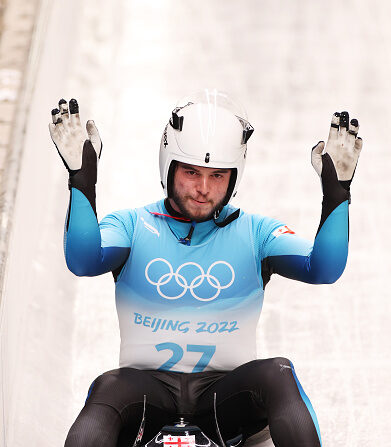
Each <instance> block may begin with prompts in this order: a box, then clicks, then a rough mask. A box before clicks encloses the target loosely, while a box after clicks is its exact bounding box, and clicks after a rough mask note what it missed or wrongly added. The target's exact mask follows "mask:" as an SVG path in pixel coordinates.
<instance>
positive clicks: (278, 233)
mask: <svg viewBox="0 0 391 447" xmlns="http://www.w3.org/2000/svg"><path fill="white" fill-rule="evenodd" d="M283 234H295V232H294V231H293V230H291V229H290V228H288V227H287V226H286V225H284V226H283V227H278V228H277V229H276V230H274V231H273V233H272V235H273V236H274V237H279V236H281V235H283Z"/></svg>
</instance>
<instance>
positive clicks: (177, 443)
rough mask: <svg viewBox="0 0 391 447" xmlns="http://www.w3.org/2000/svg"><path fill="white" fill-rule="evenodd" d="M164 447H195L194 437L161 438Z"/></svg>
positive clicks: (165, 436) (167, 436) (166, 436)
mask: <svg viewBox="0 0 391 447" xmlns="http://www.w3.org/2000/svg"><path fill="white" fill-rule="evenodd" d="M163 443H164V447H195V435H190V436H171V435H164V436H163Z"/></svg>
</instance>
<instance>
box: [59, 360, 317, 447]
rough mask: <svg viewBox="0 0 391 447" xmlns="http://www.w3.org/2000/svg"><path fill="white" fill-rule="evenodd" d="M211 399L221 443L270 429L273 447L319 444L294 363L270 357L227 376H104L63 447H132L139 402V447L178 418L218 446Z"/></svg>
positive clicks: (125, 371) (124, 372)
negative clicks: (141, 433)
mask: <svg viewBox="0 0 391 447" xmlns="http://www.w3.org/2000/svg"><path fill="white" fill-rule="evenodd" d="M214 393H216V396H217V417H218V421H219V427H220V431H221V434H222V437H223V439H224V440H228V439H232V438H234V437H236V436H238V435H239V434H242V435H243V436H244V438H247V437H249V436H251V435H253V434H255V433H257V432H259V431H261V430H262V429H263V428H264V427H266V426H267V425H268V424H269V428H270V434H271V437H272V440H273V442H274V445H276V446H278V447H319V446H320V445H321V442H320V439H319V436H318V430H317V428H316V425H317V421H316V416H315V413H314V412H313V409H312V406H311V403H310V402H309V400H308V398H307V396H306V395H305V394H304V391H303V390H302V388H301V385H300V384H299V382H298V381H297V378H296V375H295V372H294V369H293V365H292V363H291V362H290V361H289V360H287V359H284V358H274V359H266V360H254V361H252V362H249V363H246V364H244V365H241V366H239V367H238V368H236V369H234V370H233V371H229V372H221V371H219V372H217V371H207V372H200V373H190V374H185V373H175V372H170V371H151V370H138V369H134V368H120V369H116V370H113V371H108V372H106V373H104V374H102V375H101V376H99V377H98V378H97V379H96V380H95V381H94V382H93V384H92V385H91V388H90V391H89V396H88V398H87V401H86V404H85V406H84V408H83V409H82V411H81V412H80V414H79V416H78V417H77V419H76V421H75V423H74V424H73V425H72V427H71V429H70V431H69V434H68V437H67V439H66V441H65V447H117V446H121V447H122V446H125V445H126V446H130V445H132V443H133V441H134V439H135V437H136V435H137V432H138V429H139V425H140V422H141V418H142V413H143V400H144V395H146V400H147V405H146V425H145V432H144V436H143V442H147V441H149V440H150V439H152V437H153V436H155V435H156V434H157V433H158V432H159V431H160V429H161V428H162V427H163V425H166V424H173V423H174V422H176V421H177V420H178V419H179V417H180V416H181V417H184V419H185V420H186V421H187V422H190V423H193V424H196V425H198V426H199V427H200V428H201V430H202V431H203V432H204V433H205V434H206V435H207V436H208V437H210V438H211V439H213V440H214V441H215V442H218V438H217V436H216V427H215V422H214V410H213V398H214ZM311 413H312V415H313V416H311ZM314 420H315V421H314ZM315 424H316V425H315Z"/></svg>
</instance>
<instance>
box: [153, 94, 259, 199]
mask: <svg viewBox="0 0 391 447" xmlns="http://www.w3.org/2000/svg"><path fill="white" fill-rule="evenodd" d="M253 132H254V129H253V127H252V126H251V124H250V123H249V122H248V121H247V116H246V112H245V111H244V109H243V108H242V107H241V106H239V105H238V104H236V103H234V102H233V101H232V100H231V99H230V98H229V97H228V95H227V94H226V93H223V92H220V91H217V90H208V89H205V90H203V91H201V92H197V93H195V94H193V95H191V96H189V97H186V98H184V99H183V100H182V101H180V103H178V105H177V107H176V108H175V109H174V110H173V112H172V118H171V119H170V121H169V123H168V124H167V126H166V127H165V129H164V132H163V137H162V141H161V144H160V154H159V167H160V179H161V183H162V186H163V189H164V193H165V194H166V196H171V193H172V189H171V188H172V181H173V174H174V168H175V163H172V162H173V161H179V162H183V163H188V164H191V165H195V166H204V167H207V168H209V167H210V168H232V173H231V179H230V184H229V187H228V191H227V195H226V197H225V200H224V205H225V204H227V203H228V202H229V201H230V199H231V197H233V196H235V194H236V192H237V189H238V185H239V182H240V179H241V177H242V174H243V169H244V165H245V161H246V151H247V140H248V139H249V138H250V136H251V135H252V133H253Z"/></svg>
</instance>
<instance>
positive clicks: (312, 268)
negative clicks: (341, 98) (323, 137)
mask: <svg viewBox="0 0 391 447" xmlns="http://www.w3.org/2000/svg"><path fill="white" fill-rule="evenodd" d="M357 132H358V122H357V120H355V119H353V120H351V121H350V125H349V115H348V113H347V112H342V113H341V114H339V113H336V114H334V115H333V119H332V123H331V129H330V134H329V139H328V142H327V145H326V149H325V148H324V146H325V145H324V142H322V141H321V142H319V143H318V144H317V145H316V146H315V147H314V148H313V149H312V164H313V166H314V168H315V170H316V171H317V172H318V174H319V176H320V178H321V182H322V188H323V202H322V215H321V220H320V224H319V228H318V231H317V234H316V237H315V240H314V243H313V244H311V243H309V242H308V241H306V240H304V239H301V238H299V237H297V236H295V235H293V234H289V233H286V232H284V230H283V228H284V227H283V226H282V224H280V223H272V224H271V226H270V228H269V230H266V231H268V235H267V237H266V241H265V244H264V246H263V251H262V276H263V279H264V284H266V283H267V281H268V280H269V278H270V275H271V274H272V273H278V274H280V275H282V276H285V277H288V278H292V279H297V280H299V281H304V282H308V283H312V284H325V283H332V282H335V281H336V280H337V279H338V278H339V277H340V276H341V274H342V272H343V270H344V268H345V265H346V260H347V255H348V241H349V209H348V208H349V203H350V184H351V181H352V178H353V175H354V171H355V168H356V165H357V161H358V157H359V154H360V151H361V148H362V140H361V138H357ZM279 228H282V230H279ZM263 234H264V235H265V229H263Z"/></svg>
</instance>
